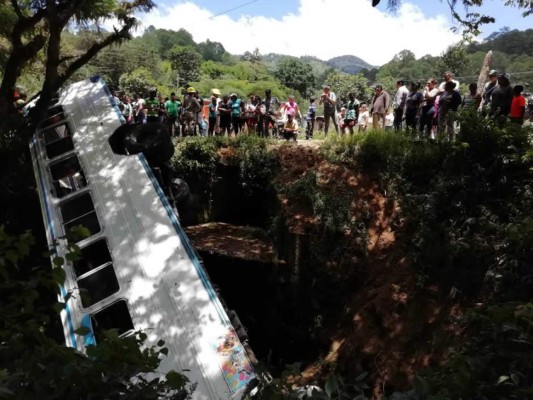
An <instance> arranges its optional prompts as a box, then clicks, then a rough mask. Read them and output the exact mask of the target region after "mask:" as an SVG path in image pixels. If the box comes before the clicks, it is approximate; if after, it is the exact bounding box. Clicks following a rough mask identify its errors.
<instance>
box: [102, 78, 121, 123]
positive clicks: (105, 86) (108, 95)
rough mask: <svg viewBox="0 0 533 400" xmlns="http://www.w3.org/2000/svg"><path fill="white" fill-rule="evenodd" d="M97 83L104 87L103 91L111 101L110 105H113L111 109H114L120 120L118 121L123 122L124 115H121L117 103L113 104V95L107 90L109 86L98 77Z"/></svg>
mask: <svg viewBox="0 0 533 400" xmlns="http://www.w3.org/2000/svg"><path fill="white" fill-rule="evenodd" d="M98 83H99V84H100V85H102V87H103V89H104V92H105V94H106V95H107V98H108V100H109V102H110V103H111V107H113V110H115V113H116V114H117V116H118V119H119V120H120V123H121V124H125V123H126V118H124V115H122V112H121V111H120V108H118V104H115V99H114V96H113V94H112V93H111V91H110V90H109V88H108V87H107V84H106V83H105V81H104V80H103V79H102V78H100V80H99V81H98Z"/></svg>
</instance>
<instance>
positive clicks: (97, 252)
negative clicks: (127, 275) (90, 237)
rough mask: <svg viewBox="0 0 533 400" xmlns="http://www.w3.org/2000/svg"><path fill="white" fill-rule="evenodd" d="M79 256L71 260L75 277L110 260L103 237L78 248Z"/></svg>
mask: <svg viewBox="0 0 533 400" xmlns="http://www.w3.org/2000/svg"><path fill="white" fill-rule="evenodd" d="M80 256H81V257H80V258H79V259H78V260H75V261H73V266H74V272H75V273H76V277H80V276H82V275H84V274H86V273H87V272H90V271H92V270H93V269H96V268H98V267H100V266H102V265H104V264H107V263H110V262H112V260H111V254H110V253H109V248H108V247H107V242H106V241H105V239H99V240H97V241H95V242H93V243H91V244H89V245H87V246H85V247H82V248H81V249H80Z"/></svg>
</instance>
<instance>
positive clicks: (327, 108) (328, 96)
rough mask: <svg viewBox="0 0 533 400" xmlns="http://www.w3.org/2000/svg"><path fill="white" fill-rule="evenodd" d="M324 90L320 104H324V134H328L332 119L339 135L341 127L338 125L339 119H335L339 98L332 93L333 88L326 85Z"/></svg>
mask: <svg viewBox="0 0 533 400" xmlns="http://www.w3.org/2000/svg"><path fill="white" fill-rule="evenodd" d="M323 90H324V91H323V92H322V95H321V96H320V101H319V102H318V104H319V105H321V104H324V134H325V135H326V136H327V134H328V130H329V120H330V119H331V120H332V121H333V125H335V132H337V134H339V125H338V124H337V118H336V117H335V110H336V104H337V96H336V95H335V93H333V92H332V91H331V88H330V87H329V86H328V85H325V86H324V87H323Z"/></svg>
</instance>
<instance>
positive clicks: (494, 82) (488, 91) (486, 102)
mask: <svg viewBox="0 0 533 400" xmlns="http://www.w3.org/2000/svg"><path fill="white" fill-rule="evenodd" d="M496 86H498V71H496V70H495V69H492V70H490V71H489V81H488V82H487V83H485V86H483V93H482V94H481V104H480V105H479V110H480V111H481V110H482V109H483V108H488V109H490V100H491V97H492V92H493V91H494V89H495V88H496Z"/></svg>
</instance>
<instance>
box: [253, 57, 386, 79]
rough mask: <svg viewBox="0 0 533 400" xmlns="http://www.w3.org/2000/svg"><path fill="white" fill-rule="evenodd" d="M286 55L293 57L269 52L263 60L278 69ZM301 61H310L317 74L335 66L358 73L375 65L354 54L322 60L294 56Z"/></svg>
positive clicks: (351, 72) (344, 70)
mask: <svg viewBox="0 0 533 400" xmlns="http://www.w3.org/2000/svg"><path fill="white" fill-rule="evenodd" d="M284 57H291V56H287V55H284V54H277V53H269V54H266V55H264V56H263V58H262V61H263V62H264V63H265V65H266V66H267V68H268V69H269V70H270V71H273V70H275V69H276V66H277V64H278V62H279V61H280V60H281V59H282V58H284ZM294 58H296V59H298V60H300V61H303V62H305V63H308V64H310V65H311V67H312V68H313V73H314V74H315V75H316V76H319V75H322V74H324V72H326V71H327V70H328V69H330V68H333V69H336V70H338V71H341V72H345V73H347V74H357V73H358V72H359V71H361V70H362V69H363V68H367V69H369V70H370V69H372V68H375V66H373V65H371V64H369V63H367V62H366V61H365V60H363V59H362V58H359V57H357V56H354V55H343V56H338V57H333V58H331V59H329V60H327V61H324V60H321V59H319V58H317V57H314V56H302V57H294Z"/></svg>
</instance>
